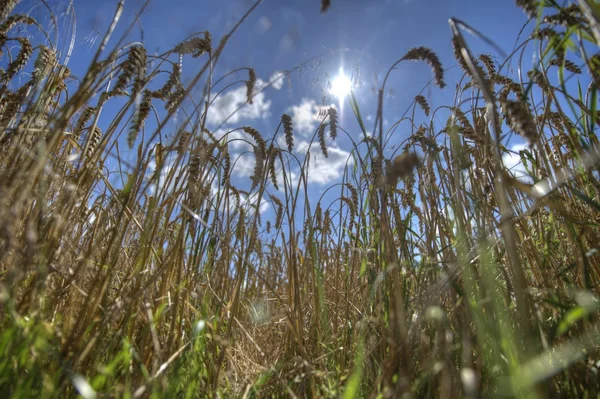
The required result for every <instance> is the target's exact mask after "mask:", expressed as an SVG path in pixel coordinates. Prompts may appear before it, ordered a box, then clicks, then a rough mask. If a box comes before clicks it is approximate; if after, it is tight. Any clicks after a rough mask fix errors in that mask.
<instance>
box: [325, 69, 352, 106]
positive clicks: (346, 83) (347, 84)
mask: <svg viewBox="0 0 600 399" xmlns="http://www.w3.org/2000/svg"><path fill="white" fill-rule="evenodd" d="M350 90H352V81H350V79H349V78H348V77H347V76H346V75H344V71H343V70H342V68H340V73H339V74H338V75H337V76H336V77H335V78H334V79H333V81H332V82H331V89H330V90H329V91H330V92H331V94H333V95H334V96H336V97H337V98H338V99H339V100H340V101H341V100H343V99H344V98H345V97H346V96H347V95H348V94H349V93H350Z"/></svg>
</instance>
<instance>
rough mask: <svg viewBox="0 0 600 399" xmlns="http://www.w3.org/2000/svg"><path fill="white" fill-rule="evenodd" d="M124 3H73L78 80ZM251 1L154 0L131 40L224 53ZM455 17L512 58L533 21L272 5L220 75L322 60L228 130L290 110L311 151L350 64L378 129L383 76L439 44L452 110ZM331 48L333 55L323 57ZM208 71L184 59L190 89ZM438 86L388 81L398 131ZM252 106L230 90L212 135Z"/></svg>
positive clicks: (483, 4)
mask: <svg viewBox="0 0 600 399" xmlns="http://www.w3.org/2000/svg"><path fill="white" fill-rule="evenodd" d="M143 3H144V1H143V0H129V1H126V2H125V11H124V13H123V18H122V22H121V23H120V25H119V27H118V29H117V31H116V32H115V36H114V37H115V38H118V37H120V35H121V34H122V33H123V32H124V30H125V29H126V27H127V26H128V25H129V24H130V23H131V22H132V21H135V16H136V13H137V11H138V10H139V9H140V7H141V6H142V5H143ZM48 4H49V5H50V7H51V8H52V9H53V10H54V11H55V12H56V15H57V17H58V18H59V22H62V23H63V24H62V25H61V26H62V28H61V32H60V40H59V41H60V42H61V43H62V45H66V44H68V39H69V37H70V35H71V33H73V30H72V29H70V28H69V25H70V24H68V23H67V22H68V21H69V18H70V17H69V16H68V15H67V14H66V13H65V10H66V9H67V6H68V3H67V2H66V1H64V0H61V1H56V0H52V1H49V2H48ZM116 4H117V1H116V0H110V1H109V0H105V1H103V0H97V1H91V0H74V1H73V7H74V10H75V15H76V25H75V26H76V30H75V32H74V33H75V42H74V43H75V47H74V51H73V57H72V59H71V61H70V63H69V67H70V68H71V69H72V71H73V72H74V74H75V75H76V76H82V74H83V73H84V71H85V69H86V68H87V67H88V65H89V60H90V57H91V56H92V55H93V54H94V52H95V50H96V47H97V45H98V43H99V41H100V39H101V37H102V35H103V34H104V32H105V30H106V29H107V27H108V25H109V23H110V22H111V19H112V16H113V14H114V10H115V8H116ZM252 4H253V1H251V0H222V1H216V0H215V1H199V0H195V1H192V0H170V1H165V0H153V1H151V2H150V4H149V6H148V7H147V9H146V10H145V12H144V14H142V15H141V16H140V18H139V23H137V24H136V26H135V28H134V29H133V31H132V32H131V34H130V35H129V37H128V38H127V40H126V42H132V41H142V42H143V43H144V45H145V47H146V48H147V49H148V53H149V54H152V53H153V52H156V53H157V54H159V53H163V52H165V51H167V50H169V49H171V48H173V47H174V46H175V45H176V44H178V43H179V42H181V41H182V40H183V39H185V38H186V37H187V36H188V35H190V34H192V33H194V32H199V31H204V30H208V31H210V32H211V34H212V37H213V43H215V45H217V44H218V42H219V40H220V38H221V37H222V36H223V35H224V34H225V33H226V32H228V31H229V30H230V29H231V27H232V26H233V24H235V23H236V22H237V21H238V20H239V18H240V17H241V16H242V15H243V14H244V13H245V11H246V10H247V9H248V8H249V7H251V5H252ZM19 8H20V9H21V10H22V11H23V10H24V11H27V12H29V13H30V14H31V15H33V16H34V17H36V18H37V19H38V20H40V21H41V22H42V25H44V23H43V21H44V19H46V21H48V18H47V11H46V10H45V9H44V7H43V6H42V5H41V2H39V1H38V0H24V1H23V2H22V3H21V4H20V6H19ZM451 17H456V18H459V19H461V20H463V21H465V22H467V23H469V24H470V25H471V26H473V27H474V28H475V29H478V30H480V31H481V32H482V33H484V34H485V35H487V36H488V37H490V38H491V39H492V40H494V41H495V43H496V44H497V45H498V46H500V47H501V48H502V49H503V50H504V51H505V52H506V53H509V52H510V50H511V49H512V48H513V46H514V43H515V40H516V37H517V34H518V32H519V30H520V29H521V28H522V26H523V24H524V23H525V22H526V17H525V15H524V14H523V13H522V12H521V10H520V9H518V8H517V7H516V6H515V3H514V1H512V0H497V1H484V0H369V1H367V0H332V1H331V7H330V9H329V10H328V11H327V12H326V13H324V14H323V13H321V12H320V1H319V0H265V1H264V2H263V3H262V4H261V5H259V6H258V8H257V9H256V10H255V11H254V12H253V13H252V14H251V16H250V17H249V18H248V20H247V21H246V22H245V23H244V24H243V25H242V26H241V28H240V29H239V30H238V31H237V32H236V33H235V35H234V36H233V37H232V38H231V39H230V40H229V43H228V45H227V47H226V49H225V52H224V53H223V55H222V58H221V59H220V60H219V62H218V65H217V68H216V71H215V77H217V78H218V77H220V76H222V75H224V74H226V73H228V72H229V71H232V70H235V69H238V68H242V67H252V68H254V69H255V70H256V72H257V75H258V77H259V79H261V80H262V81H263V82H268V81H269V80H270V79H272V78H273V77H275V76H278V71H286V70H288V71H289V70H292V69H294V68H295V67H296V66H297V65H299V64H302V63H305V62H307V61H308V60H311V59H315V57H318V58H316V59H315V61H313V62H310V63H308V65H306V67H305V68H302V70H300V71H296V72H294V73H292V74H291V75H290V76H289V81H288V80H286V79H284V80H285V83H284V80H282V83H284V84H283V85H280V84H274V85H273V86H274V87H271V88H268V89H266V90H265V91H264V92H262V93H261V94H260V95H259V96H258V97H257V98H256V99H255V101H254V104H253V105H252V106H247V107H245V108H244V109H242V111H241V112H239V113H238V114H236V115H234V116H233V117H232V118H231V119H230V120H229V123H227V124H225V125H224V126H222V128H221V129H220V130H218V131H217V133H221V134H222V133H224V132H226V131H228V130H230V129H234V128H237V127H240V126H245V125H250V126H253V127H255V128H257V129H258V130H259V131H260V132H261V133H262V135H263V136H265V137H266V138H269V137H272V135H273V133H274V132H275V129H276V127H277V125H278V124H279V120H280V116H281V114H282V113H284V112H286V113H289V114H291V115H292V117H293V119H294V126H295V134H296V137H295V139H296V145H297V148H299V147H301V145H302V144H303V143H304V144H306V143H308V140H309V139H310V137H311V136H312V135H313V133H314V131H315V129H316V128H317V125H318V119H317V118H316V113H317V112H318V109H319V107H320V105H321V101H322V100H321V93H322V88H323V87H324V85H325V84H326V82H327V80H328V79H331V78H334V77H335V76H336V75H337V74H338V71H339V69H340V68H343V69H344V71H345V72H346V73H347V74H350V73H351V72H352V71H353V70H355V69H354V68H355V67H356V66H357V65H358V66H359V67H360V71H361V76H362V79H361V80H362V84H361V85H359V86H357V87H356V88H355V94H356V97H357V99H358V102H359V105H360V107H361V112H362V114H363V117H365V118H366V120H367V129H372V128H373V123H374V120H373V115H374V113H375V108H376V105H377V104H376V95H375V94H373V92H372V91H371V88H372V87H373V86H374V82H375V81H376V79H379V82H380V81H381V79H382V78H383V76H384V75H385V73H386V72H387V70H388V68H389V66H390V65H391V64H393V63H394V62H395V61H396V60H398V59H399V58H401V57H402V56H403V55H404V54H405V53H406V51H408V50H409V49H410V48H412V47H417V46H427V47H429V48H431V49H432V50H433V51H434V52H436V53H437V54H438V56H439V57H440V59H441V61H442V64H443V65H444V67H445V68H450V67H453V66H454V68H452V69H451V70H449V71H447V74H446V79H445V80H446V83H447V86H446V88H445V89H443V90H440V89H439V88H437V87H434V86H431V87H430V88H428V89H427V90H425V92H424V93H423V94H424V95H425V96H426V98H427V99H428V101H429V103H430V106H431V108H432V109H434V108H436V107H437V106H440V105H451V104H452V102H453V100H454V90H455V84H456V78H458V77H460V76H461V75H462V73H460V71H459V70H458V68H457V67H455V66H456V62H455V60H454V58H453V56H452V48H451V45H450V38H451V32H450V28H449V26H448V19H449V18H451ZM468 42H469V45H470V46H472V49H473V51H474V53H476V54H478V53H480V52H485V53H490V54H491V55H492V56H494V57H498V58H497V59H498V60H501V57H500V56H499V55H498V54H496V53H494V51H493V49H491V48H489V46H487V45H485V44H484V43H482V42H481V41H479V40H478V39H476V38H474V37H468ZM113 43H114V41H113ZM109 47H110V46H109ZM327 52H330V53H329V54H327V55H325V56H322V57H319V56H320V55H322V54H324V53H327ZM202 61H204V59H202ZM198 65H200V64H199V63H198V62H197V61H196V60H192V59H191V58H189V57H187V58H184V60H183V72H184V76H183V80H184V82H185V80H186V78H189V77H190V76H192V75H194V74H195V71H196V70H197V68H198ZM244 79H247V72H243V71H242V72H239V73H238V74H237V75H235V79H233V80H244ZM430 79H431V72H430V70H429V67H428V66H427V65H425V64H421V63H403V64H400V67H399V68H398V69H397V70H396V71H394V72H393V73H392V74H391V79H390V80H389V82H388V84H387V89H388V90H389V89H392V90H393V95H392V94H391V93H389V92H388V94H390V95H389V96H388V97H387V98H386V107H385V115H384V116H385V120H386V125H387V126H390V125H392V124H393V123H394V122H395V121H396V120H397V119H398V118H399V117H400V116H401V115H402V114H403V113H404V112H405V111H406V109H407V108H408V107H409V106H410V104H411V103H412V101H413V98H414V96H415V95H416V94H419V92H421V91H422V90H423V88H424V87H425V86H426V84H427V82H428V81H429V80H430ZM288 82H289V83H290V84H288ZM201 87H202V85H200V86H199V88H201ZM194 95H196V96H198V98H199V97H200V95H201V92H199V91H198V92H195V93H194ZM244 100H245V86H244V85H243V84H242V85H237V86H234V87H233V88H231V89H230V90H228V91H226V92H225V93H224V94H223V95H222V96H221V97H220V98H219V99H218V100H217V101H216V103H215V104H214V106H213V111H211V112H210V113H209V116H208V121H209V126H208V127H209V129H211V130H213V129H216V128H217V127H218V126H219V125H220V122H222V120H224V118H225V117H226V116H228V115H227V114H228V112H227V111H229V110H233V109H235V108H236V106H237V105H241V103H242V102H243V101H244ZM332 101H333V100H332ZM333 102H335V103H336V106H337V107H338V108H339V109H340V111H341V115H340V121H339V124H340V126H342V127H344V128H345V129H346V130H347V131H348V132H349V133H350V134H351V135H352V136H353V139H354V140H355V141H360V139H361V133H360V129H359V127H358V124H357V123H356V121H355V119H354V116H353V115H352V113H351V111H350V108H349V106H348V103H347V100H346V101H345V103H344V104H340V103H339V102H337V101H333ZM108 114H110V113H108ZM421 121H422V122H426V121H427V119H425V117H424V116H423V119H422V120H421ZM439 123H440V124H442V123H445V121H439ZM175 125H176V121H173V122H172V124H171V125H169V127H170V129H171V130H172V131H173V132H175V130H176V126H175ZM386 125H384V127H386ZM410 133H411V126H410V125H409V124H403V125H401V126H400V128H399V129H397V130H396V131H395V132H394V140H393V143H400V142H401V141H402V140H404V139H405V138H406V137H408V135H410ZM328 144H329V145H330V156H329V158H328V159H325V158H323V157H322V156H319V154H320V152H319V151H318V144H316V145H315V152H314V160H313V162H312V165H313V167H312V168H311V170H310V171H309V182H310V196H311V198H318V196H320V195H321V193H322V192H323V191H324V190H325V189H326V188H327V187H330V186H331V185H332V184H335V183H336V182H337V181H339V179H340V177H341V174H342V173H343V169H344V167H345V165H346V162H347V159H348V156H349V150H350V149H351V146H350V141H349V140H347V139H345V138H344V137H343V136H340V137H338V140H337V141H336V142H335V143H333V142H329V143H328ZM122 148H125V146H122ZM232 148H233V151H234V153H235V152H236V151H237V153H238V155H241V158H240V159H239V160H238V163H237V167H236V173H237V174H238V177H239V178H240V180H243V179H244V178H246V179H247V177H248V176H249V175H250V174H251V173H252V162H251V160H250V159H251V154H246V155H244V154H243V152H244V151H245V150H248V148H247V147H244V146H243V145H232ZM311 152H312V151H311ZM130 155H131V156H133V154H130ZM125 158H127V157H125ZM109 167H110V165H109ZM265 209H267V208H265Z"/></svg>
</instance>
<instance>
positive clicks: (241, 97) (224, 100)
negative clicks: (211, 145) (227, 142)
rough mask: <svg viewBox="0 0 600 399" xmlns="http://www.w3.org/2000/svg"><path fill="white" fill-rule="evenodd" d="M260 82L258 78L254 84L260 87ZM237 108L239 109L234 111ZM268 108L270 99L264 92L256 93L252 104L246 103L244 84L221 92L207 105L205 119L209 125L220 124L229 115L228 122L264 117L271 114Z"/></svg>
mask: <svg viewBox="0 0 600 399" xmlns="http://www.w3.org/2000/svg"><path fill="white" fill-rule="evenodd" d="M262 84H264V82H263V81H262V80H260V79H258V80H257V82H256V86H257V87H260V86H261V85H262ZM213 95H214V93H213ZM240 107H242V108H240ZM238 108H240V109H239V110H238V111H237V112H236V110H237V109H238ZM270 108H271V101H270V100H267V99H266V97H265V93H264V92H260V93H256V94H255V95H254V98H253V102H252V104H246V86H245V85H244V86H240V87H238V88H236V89H232V90H229V91H225V92H224V93H221V94H220V95H219V97H217V98H216V99H215V100H214V101H213V103H212V104H211V106H210V107H209V109H208V114H207V115H206V121H207V122H208V124H209V125H212V126H215V125H220V124H221V123H223V122H224V121H225V119H227V118H228V117H230V116H231V117H230V118H229V119H228V120H227V123H228V124H234V123H238V122H239V121H241V120H247V119H265V118H267V117H268V116H270V115H271V112H270V111H269V110H270ZM234 112H235V113H234Z"/></svg>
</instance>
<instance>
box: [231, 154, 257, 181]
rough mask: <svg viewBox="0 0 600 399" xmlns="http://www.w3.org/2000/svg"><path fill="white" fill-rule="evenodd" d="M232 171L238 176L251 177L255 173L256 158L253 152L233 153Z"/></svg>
mask: <svg viewBox="0 0 600 399" xmlns="http://www.w3.org/2000/svg"><path fill="white" fill-rule="evenodd" d="M231 157H232V159H231V163H232V167H231V173H232V174H233V175H235V176H238V177H250V176H252V175H253V174H254V164H255V158H254V155H253V154H248V153H246V154H242V155H236V154H232V155H231Z"/></svg>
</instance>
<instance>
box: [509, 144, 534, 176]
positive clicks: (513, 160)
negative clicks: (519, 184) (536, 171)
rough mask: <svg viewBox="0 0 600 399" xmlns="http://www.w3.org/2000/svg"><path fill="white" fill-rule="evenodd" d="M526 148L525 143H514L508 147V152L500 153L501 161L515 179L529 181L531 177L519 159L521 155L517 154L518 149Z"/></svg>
mask: <svg viewBox="0 0 600 399" xmlns="http://www.w3.org/2000/svg"><path fill="white" fill-rule="evenodd" d="M526 148H527V144H514V145H513V146H512V147H511V148H510V150H511V152H510V153H508V154H503V155H502V163H503V164H504V166H506V168H507V169H508V170H509V171H510V172H511V173H512V175H513V176H514V177H515V178H516V179H518V180H520V181H523V182H529V183H530V182H531V177H530V176H529V175H528V174H527V171H526V170H525V166H524V165H523V162H522V161H521V156H520V155H519V151H522V150H524V149H526Z"/></svg>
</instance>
